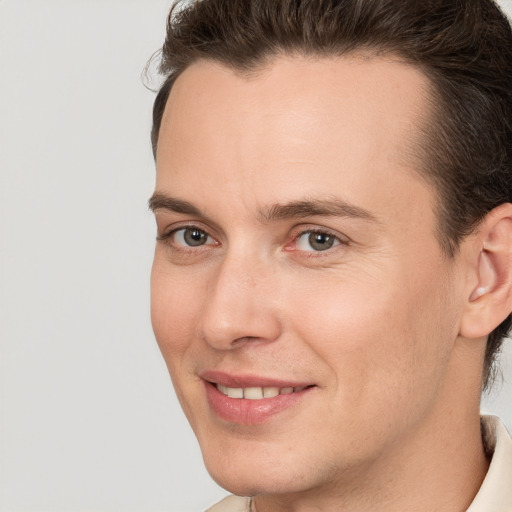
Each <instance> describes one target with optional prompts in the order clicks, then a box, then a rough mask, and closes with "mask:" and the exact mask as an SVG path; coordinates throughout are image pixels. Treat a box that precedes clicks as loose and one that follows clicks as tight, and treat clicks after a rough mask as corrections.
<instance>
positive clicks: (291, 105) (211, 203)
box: [152, 56, 461, 495]
mask: <svg viewBox="0 0 512 512" xmlns="http://www.w3.org/2000/svg"><path fill="white" fill-rule="evenodd" d="M426 83H427V80H426V78H425V77H424V76H423V75H422V74H421V73H420V72H419V71H417V70H415V69H413V68H412V67H409V66H407V65H405V64H402V63H399V62H392V61H384V60H379V59H375V58H373V59H363V58H357V57H355V56H354V57H343V58H341V57H340V58H336V59H318V60H311V59H309V60H307V59H302V58H298V57H297V58H284V57H283V58H279V59H276V60H275V61H273V62H272V63H271V64H270V65H268V66H267V67H266V68H265V69H262V70H261V71H260V72H259V73H257V74H256V75H253V76H251V77H249V78H248V77H244V76H240V75H237V74H236V73H234V72H233V71H231V70H229V69H227V68H224V67H222V66H221V65H219V64H213V63H207V62H197V63H195V64H194V65H192V66H191V67H190V68H188V69H187V70H186V71H185V72H184V73H183V74H182V75H181V76H180V77H179V78H178V80H177V81H176V83H175V85H174V88H173V89H172V92H171V95H170V99H169V101H168V104H167V106H166V110H165V114H164V118H163V122H162V127H161V132H160V138H159V143H158V153H157V181H156V191H155V196H154V198H153V204H152V206H153V209H154V211H155V216H156V221H157V229H158V241H157V244H156V251H155V260H154V266H153V272H152V322H153V327H154V331H155V334H156V338H157V341H158V343H159V346H160V348H161V351H162V353H163V356H164V358H165V361H166V363H167V365H168V368H169V371H170V374H171V377H172V380H173V383H174V386H175V388H176V392H177V395H178V397H179V400H180V402H181V405H182V407H183V409H184V411H185V414H186V415H187V418H188V420H189V421H190V424H191V426H192V428H193V429H194V432H195V434H196V435H197V438H198V440H199V443H200V446H201V449H202V452H203V456H204V459H205V463H206V465H207V468H208V470H209V471H210V473H211V474H212V476H213V477H214V478H215V479H216V480H217V481H218V482H219V483H220V485H222V486H224V487H226V488H227V489H228V490H230V491H232V492H235V493H237V494H241V495H250V494H256V493H274V492H277V493H285V492H298V491H310V492H313V491H314V490H319V489H328V488H329V487H330V486H335V485H336V484H337V483H339V481H340V480H341V479H343V478H348V476H347V475H350V478H354V476H355V475H358V474H361V475H362V474H365V475H368V474H369V472H371V471H372V468H376V467H378V466H379V465H380V466H381V467H385V464H386V462H389V460H390V459H389V458H390V457H391V456H392V454H394V455H393V456H396V454H397V453H399V452H400V450H402V451H403V450H405V449H407V447H408V448H409V449H411V450H412V449H413V448H412V447H414V449H416V448H417V447H416V441H418V440H419V439H420V438H421V436H422V435H423V432H424V431H425V425H426V424H427V423H429V422H432V421H434V418H436V417H437V416H439V415H440V414H441V411H443V412H445V409H446V408H447V407H448V405H447V403H446V396H445V394H444V392H443V390H444V389H445V387H446V381H447V379H448V375H449V371H448V370H449V367H450V364H451V353H452V348H453V345H454V340H455V339H456V337H457V332H458V327H457V322H458V318H459V316H460V313H461V305H460V303H459V301H458V299H457V297H458V296H459V295H460V289H461V283H460V281H461V279H459V274H458V267H457V261H456V260H450V259H448V258H446V257H445V256H444V254H443V252H442V251H441V249H440V246H439V243H438V241H437V239H436V236H435V226H436V221H435V214H434V209H435V205H434V196H433V193H432V191H431V190H430V189H429V188H428V187H427V185H426V184H425V182H424V181H423V180H422V179H421V178H420V177H419V174H418V172H417V170H416V169H417V166H418V164H417V162H413V160H412V158H409V157H408V156H407V155H408V154H409V152H408V149H409V141H410V138H411V134H414V133H415V130H416V125H417V122H418V119H419V118H421V116H422V115H423V114H425V111H426V106H425V104H426V102H425V90H426Z"/></svg>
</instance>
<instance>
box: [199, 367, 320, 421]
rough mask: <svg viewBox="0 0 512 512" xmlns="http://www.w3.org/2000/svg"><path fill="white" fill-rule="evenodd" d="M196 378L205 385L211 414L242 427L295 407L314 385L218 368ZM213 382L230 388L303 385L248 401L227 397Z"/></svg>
mask: <svg viewBox="0 0 512 512" xmlns="http://www.w3.org/2000/svg"><path fill="white" fill-rule="evenodd" d="M200 377H201V379H202V380H203V382H204V385H205V392H206V399H207V401H208V404H209V406H210V409H211V410H212V411H213V412H214V414H215V415H216V416H217V417H218V418H220V419H222V420H224V421H226V422H228V423H236V424H238V425H246V426H249V425H259V424H262V423H266V422H268V421H270V420H271V419H272V418H274V417H276V416H277V415H279V414H281V413H283V412H284V411H286V410H288V409H290V408H292V407H295V406H297V405H298V404H299V403H300V402H301V401H302V400H303V399H304V398H305V396H306V395H307V394H309V393H310V392H311V391H312V389H314V387H315V386H314V385H312V384H311V383H303V382H294V381H287V380H280V379H274V378H267V377H257V376H251V375H230V374H227V373H224V372H218V371H207V372H202V373H201V374H200ZM217 384H220V385H223V386H227V387H234V388H247V387H278V388H286V387H293V388H302V387H305V388H304V389H302V390H300V391H296V392H293V393H291V394H286V395H278V396H275V397H272V398H262V399H260V400H249V399H244V398H230V397H228V396H226V395H225V394H224V393H221V392H220V391H219V390H218V389H217V386H216V385H217Z"/></svg>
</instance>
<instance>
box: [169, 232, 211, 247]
mask: <svg viewBox="0 0 512 512" xmlns="http://www.w3.org/2000/svg"><path fill="white" fill-rule="evenodd" d="M172 238H173V240H174V242H175V243H176V244H177V245H181V246H185V247H200V246H201V245H205V244H207V243H211V242H212V241H213V239H212V237H211V236H209V235H208V233H206V232H205V231H202V230H201V229H197V228H183V229H178V230H177V231H175V232H174V233H173V235H172Z"/></svg>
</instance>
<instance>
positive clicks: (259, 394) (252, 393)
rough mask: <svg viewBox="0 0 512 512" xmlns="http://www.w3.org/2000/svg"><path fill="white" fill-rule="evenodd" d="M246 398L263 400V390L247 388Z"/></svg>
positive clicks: (245, 391)
mask: <svg viewBox="0 0 512 512" xmlns="http://www.w3.org/2000/svg"><path fill="white" fill-rule="evenodd" d="M244 398H247V399H249V400H261V399H262V398H263V388H245V389H244Z"/></svg>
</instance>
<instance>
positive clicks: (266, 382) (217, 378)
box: [199, 370, 313, 388]
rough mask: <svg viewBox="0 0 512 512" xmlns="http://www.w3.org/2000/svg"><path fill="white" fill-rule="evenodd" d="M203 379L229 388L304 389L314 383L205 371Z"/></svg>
mask: <svg viewBox="0 0 512 512" xmlns="http://www.w3.org/2000/svg"><path fill="white" fill-rule="evenodd" d="M199 377H201V379H203V380H205V381H208V382H211V383H213V384H221V385H222V386H227V387H228V388H250V387H262V388H264V387H275V388H302V387H307V386H311V385H313V383H312V382H298V381H291V380H281V379H274V378H269V377H260V376H256V375H232V374H229V373H225V372H221V371H216V370H215V371H213V370H212V371H204V372H201V373H200V374H199Z"/></svg>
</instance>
